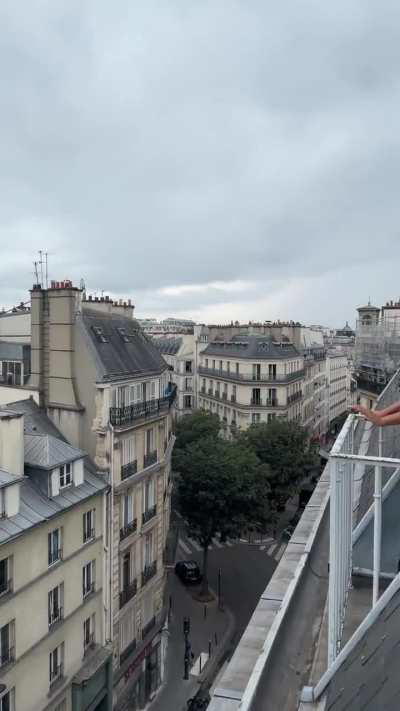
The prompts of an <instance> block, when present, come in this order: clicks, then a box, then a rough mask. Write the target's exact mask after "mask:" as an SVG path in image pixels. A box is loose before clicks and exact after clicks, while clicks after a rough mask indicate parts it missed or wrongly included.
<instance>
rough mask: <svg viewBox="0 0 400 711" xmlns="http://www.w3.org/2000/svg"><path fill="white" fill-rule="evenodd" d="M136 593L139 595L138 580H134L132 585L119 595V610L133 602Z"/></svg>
mask: <svg viewBox="0 0 400 711" xmlns="http://www.w3.org/2000/svg"><path fill="white" fill-rule="evenodd" d="M136 593H137V579H136V578H135V579H134V580H132V582H131V583H129V585H127V587H126V588H124V589H123V590H121V592H120V594H119V609H121V607H123V606H124V605H126V603H127V602H128V600H132V598H133V597H135V595H136Z"/></svg>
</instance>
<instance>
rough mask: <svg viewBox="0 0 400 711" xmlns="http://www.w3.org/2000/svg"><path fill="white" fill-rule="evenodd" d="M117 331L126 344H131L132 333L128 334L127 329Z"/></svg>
mask: <svg viewBox="0 0 400 711" xmlns="http://www.w3.org/2000/svg"><path fill="white" fill-rule="evenodd" d="M117 331H118V333H119V336H120V338H121V339H122V340H123V341H124V343H130V342H131V335H130V333H127V332H126V329H125V328H117Z"/></svg>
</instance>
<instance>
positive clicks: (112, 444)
mask: <svg viewBox="0 0 400 711" xmlns="http://www.w3.org/2000/svg"><path fill="white" fill-rule="evenodd" d="M109 427H110V432H111V437H110V440H111V456H110V478H111V482H110V483H111V493H110V509H111V510H110V556H109V560H110V642H113V640H114V621H113V571H114V566H113V557H114V427H113V425H112V424H111V422H110V423H109Z"/></svg>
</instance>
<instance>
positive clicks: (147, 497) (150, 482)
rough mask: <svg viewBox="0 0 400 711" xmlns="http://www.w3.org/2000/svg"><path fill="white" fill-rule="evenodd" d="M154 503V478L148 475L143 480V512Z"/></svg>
mask: <svg viewBox="0 0 400 711" xmlns="http://www.w3.org/2000/svg"><path fill="white" fill-rule="evenodd" d="M155 503H156V487H155V478H154V477H148V478H147V479H146V480H145V481H144V482H143V513H145V512H146V511H149V509H152V508H153V506H155Z"/></svg>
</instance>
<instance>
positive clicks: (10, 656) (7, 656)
mask: <svg viewBox="0 0 400 711" xmlns="http://www.w3.org/2000/svg"><path fill="white" fill-rule="evenodd" d="M13 662H15V652H14V647H8V649H7V648H4V647H1V646H0V667H5V666H6V664H13Z"/></svg>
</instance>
